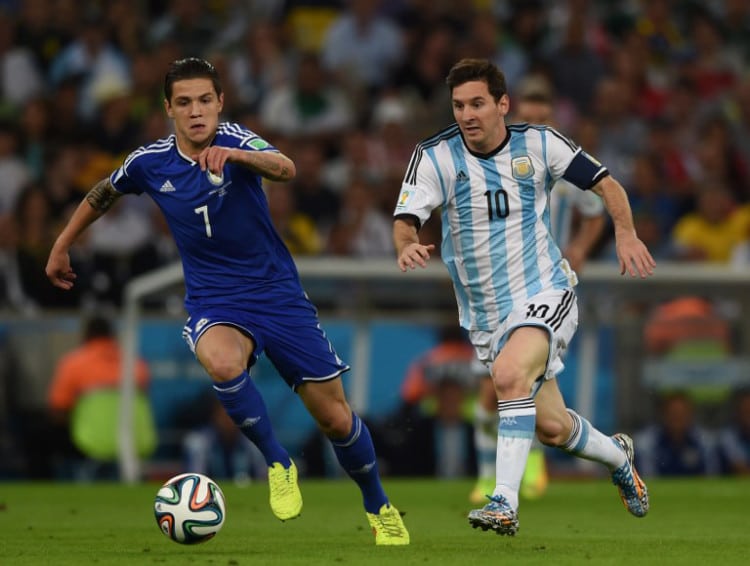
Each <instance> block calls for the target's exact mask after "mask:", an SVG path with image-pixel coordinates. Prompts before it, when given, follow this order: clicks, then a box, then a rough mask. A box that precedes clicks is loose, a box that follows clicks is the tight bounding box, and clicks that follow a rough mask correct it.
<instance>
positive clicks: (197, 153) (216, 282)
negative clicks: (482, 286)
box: [46, 58, 409, 545]
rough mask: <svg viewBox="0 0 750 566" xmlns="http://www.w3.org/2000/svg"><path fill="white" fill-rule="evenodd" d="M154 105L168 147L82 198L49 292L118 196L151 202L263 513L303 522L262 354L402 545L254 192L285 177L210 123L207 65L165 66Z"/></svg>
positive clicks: (284, 164) (273, 155) (192, 342)
mask: <svg viewBox="0 0 750 566" xmlns="http://www.w3.org/2000/svg"><path fill="white" fill-rule="evenodd" d="M164 95H165V102H164V104H165V109H166V112H167V115H168V116H169V117H170V118H171V119H172V120H173V122H174V131H175V133H174V134H172V135H170V136H168V137H166V138H164V139H160V140H158V141H156V142H154V143H152V144H150V145H145V146H142V147H140V148H138V149H136V150H135V151H134V152H132V153H131V154H130V155H129V156H128V157H127V158H126V159H125V161H124V162H123V164H122V165H121V166H120V167H119V168H118V169H117V170H115V171H114V172H113V173H112V174H111V175H110V176H109V177H108V178H105V179H103V180H102V181H100V182H99V183H97V184H96V186H94V188H93V189H91V191H90V192H89V193H88V194H87V195H86V197H85V198H84V199H83V201H82V202H81V203H80V205H79V206H78V208H77V209H76V211H75V212H74V213H73V215H72V217H71V218H70V220H69V221H68V223H67V225H66V226H65V227H64V228H63V230H62V232H61V233H60V235H59V236H58V238H57V240H56V241H55V243H54V245H53V247H52V250H51V251H50V255H49V259H48V263H47V267H46V273H47V276H48V278H49V279H50V280H51V281H52V283H53V284H54V285H55V286H57V287H60V288H62V289H70V288H71V287H72V286H73V284H74V282H75V279H76V274H75V273H74V272H73V270H72V269H71V263H70V256H69V249H70V247H71V246H72V245H73V243H74V242H75V240H76V239H77V238H78V237H79V236H80V235H81V233H82V232H84V230H85V229H86V228H87V227H88V226H89V225H90V224H91V223H92V222H94V221H95V220H96V219H97V218H99V217H100V216H101V215H102V214H104V213H105V212H107V211H108V210H109V209H110V208H111V207H112V205H113V204H114V203H115V202H116V201H117V199H118V198H120V197H121V196H122V195H124V194H131V193H132V194H141V193H144V192H145V193H147V194H148V195H149V196H150V197H151V198H152V199H153V200H154V201H155V202H156V204H157V205H158V206H159V208H160V209H161V211H162V213H163V214H164V216H165V218H166V220H167V223H168V224H169V227H170V230H171V232H172V235H173V237H174V239H175V242H176V244H177V247H178V249H179V252H180V256H181V258H182V265H183V271H184V274H185V287H186V295H185V307H186V310H187V312H188V314H189V318H188V320H187V323H186V325H185V328H184V330H183V336H184V338H185V340H186V341H187V343H188V345H189V346H190V348H191V349H192V351H193V352H194V353H195V356H196V357H197V359H198V361H199V362H200V363H201V365H202V366H203V367H204V368H205V370H206V372H207V373H208V375H209V376H210V377H211V379H212V381H213V388H214V390H215V391H216V395H217V396H218V398H219V400H220V401H221V403H222V405H223V406H224V408H225V409H226V411H227V413H228V414H229V416H230V417H231V418H232V420H233V421H234V422H235V423H236V424H237V426H238V427H240V429H241V430H242V432H243V433H244V434H245V435H246V436H247V437H248V438H249V439H250V440H251V441H252V442H253V443H255V445H256V446H258V448H259V449H260V451H261V452H262V453H263V455H264V457H265V459H266V462H267V464H268V467H269V468H268V480H269V488H270V504H271V509H272V511H273V513H274V514H275V515H276V516H277V517H278V518H279V519H281V520H282V521H284V520H288V519H293V518H295V517H297V516H299V514H300V512H301V510H302V496H301V493H300V490H299V487H298V484H297V468H296V467H295V465H294V462H293V461H292V460H291V458H290V457H289V454H288V453H287V451H286V450H285V449H284V448H283V446H281V444H279V442H278V440H277V439H276V436H275V434H274V432H273V429H272V427H271V421H270V419H269V415H268V413H267V410H266V406H265V403H264V401H263V399H262V397H261V395H260V392H259V391H258V390H257V388H256V387H255V385H254V384H253V381H252V379H251V378H250V375H249V369H250V367H251V366H252V365H253V364H254V363H255V361H256V360H257V359H258V356H259V355H260V354H261V353H262V352H265V353H266V355H267V356H268V358H269V359H270V360H271V362H272V363H273V364H274V366H275V367H276V369H277V370H278V371H279V373H280V375H281V376H282V377H283V378H284V380H285V381H286V382H287V384H288V385H289V386H290V387H291V388H292V390H294V391H296V392H297V394H298V395H299V396H300V398H301V399H302V402H303V403H304V405H305V407H306V408H307V410H308V411H309V412H310V414H311V415H312V416H313V418H314V419H315V421H316V422H317V424H318V426H319V428H320V429H321V430H322V432H323V433H324V434H325V435H326V436H327V437H328V438H329V439H330V440H331V442H332V444H333V449H334V452H335V453H336V456H337V458H338V460H339V462H340V464H341V466H342V467H343V468H344V470H346V472H347V473H348V474H349V476H350V477H351V478H352V479H353V480H354V481H355V482H356V483H357V485H358V486H359V488H360V490H361V492H362V497H363V501H364V507H365V511H366V515H367V519H368V521H369V523H370V526H371V528H372V530H373V532H374V534H375V543H376V544H378V545H405V544H409V533H408V531H407V530H406V527H405V526H404V523H403V521H402V518H401V514H400V513H399V511H398V510H397V509H396V508H395V507H394V506H393V505H391V504H390V501H389V500H388V498H387V496H386V494H385V492H384V490H383V486H382V484H381V481H380V476H379V472H378V466H377V461H376V456H375V449H374V446H373V443H372V438H371V437H370V433H369V431H368V429H367V427H366V426H365V423H364V422H363V421H362V420H361V419H360V418H359V417H358V416H357V415H356V414H355V413H354V412H353V411H352V409H351V408H350V406H349V404H348V403H347V400H346V397H345V394H344V389H343V386H342V383H341V374H342V373H344V372H345V371H347V370H348V369H349V366H348V365H346V364H345V363H344V362H343V361H342V360H341V359H340V358H339V357H338V356H337V355H336V353H335V352H334V350H333V347H332V346H331V344H330V342H329V341H328V339H327V338H326V335H325V333H324V332H323V330H322V329H321V327H320V324H319V321H318V317H317V311H316V309H315V307H314V306H313V305H312V303H311V302H310V301H309V299H308V298H307V295H306V294H305V292H304V290H303V289H302V286H301V283H300V280H299V276H298V274H297V269H296V267H295V264H294V261H293V259H292V257H291V254H290V253H289V251H288V250H287V248H286V247H285V245H284V244H283V242H282V240H281V238H280V237H279V235H278V234H277V232H276V230H275V229H274V226H273V224H272V222H271V219H270V216H269V212H268V205H267V201H266V197H265V194H264V192H263V188H262V184H261V178H262V177H265V178H268V179H271V180H274V181H288V180H290V179H292V178H293V177H294V175H295V166H294V163H293V162H292V161H291V160H290V159H289V158H288V157H287V156H285V155H283V154H282V153H281V152H279V151H278V150H277V149H276V148H274V147H273V146H271V145H270V144H269V143H268V142H266V141H265V140H264V139H262V138H261V137H259V136H258V135H257V134H255V133H253V132H251V131H250V130H248V129H247V128H245V127H243V126H242V125H240V124H236V123H227V122H221V123H220V122H219V115H220V113H221V111H222V107H223V101H224V95H223V92H222V87H221V84H220V81H219V78H218V74H217V72H216V69H215V68H214V66H213V65H211V64H210V63H209V62H207V61H205V60H203V59H198V58H186V59H180V60H178V61H175V62H173V63H172V64H171V65H170V67H169V69H168V71H167V73H166V76H165V80H164Z"/></svg>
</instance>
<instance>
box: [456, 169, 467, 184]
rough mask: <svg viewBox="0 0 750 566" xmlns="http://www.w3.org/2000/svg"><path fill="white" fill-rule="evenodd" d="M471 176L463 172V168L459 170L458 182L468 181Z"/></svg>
mask: <svg viewBox="0 0 750 566" xmlns="http://www.w3.org/2000/svg"><path fill="white" fill-rule="evenodd" d="M468 180H469V176H468V175H467V174H466V173H464V172H463V170H461V171H459V172H458V175H456V182H457V183H463V182H464V181H468Z"/></svg>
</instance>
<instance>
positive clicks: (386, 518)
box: [375, 511, 403, 536]
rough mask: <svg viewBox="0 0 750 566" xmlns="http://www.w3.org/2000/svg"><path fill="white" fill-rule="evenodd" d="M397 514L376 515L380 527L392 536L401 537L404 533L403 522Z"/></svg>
mask: <svg viewBox="0 0 750 566" xmlns="http://www.w3.org/2000/svg"><path fill="white" fill-rule="evenodd" d="M397 513H398V512H397V511H386V512H385V513H380V514H379V515H375V519H376V520H377V521H378V525H379V527H380V528H381V529H382V530H383V531H385V532H386V533H388V535H390V536H401V534H402V533H403V529H402V528H401V522H400V521H399V520H398V518H397Z"/></svg>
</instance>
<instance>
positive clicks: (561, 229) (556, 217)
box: [549, 179, 604, 250]
mask: <svg viewBox="0 0 750 566" xmlns="http://www.w3.org/2000/svg"><path fill="white" fill-rule="evenodd" d="M575 211H578V213H579V214H581V215H582V216H586V217H592V216H599V215H600V214H602V213H603V212H604V203H603V202H602V199H601V197H600V196H599V195H597V194H596V193H594V192H592V191H582V190H581V189H579V188H578V187H575V186H573V185H572V184H570V183H568V182H567V181H566V180H565V179H560V180H559V181H557V182H556V183H555V184H554V186H553V187H552V192H551V193H550V198H549V217H550V226H551V227H552V237H553V238H554V239H555V242H557V245H558V246H559V248H560V249H561V250H564V249H565V248H567V247H568V244H569V243H570V236H571V232H572V228H573V213H574V212H575Z"/></svg>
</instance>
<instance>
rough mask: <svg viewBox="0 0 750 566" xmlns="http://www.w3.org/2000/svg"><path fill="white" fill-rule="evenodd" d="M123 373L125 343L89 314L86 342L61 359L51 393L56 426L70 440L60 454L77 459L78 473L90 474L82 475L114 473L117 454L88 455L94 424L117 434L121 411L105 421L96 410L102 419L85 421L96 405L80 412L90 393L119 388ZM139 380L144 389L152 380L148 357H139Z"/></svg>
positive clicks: (114, 442) (107, 323)
mask: <svg viewBox="0 0 750 566" xmlns="http://www.w3.org/2000/svg"><path fill="white" fill-rule="evenodd" d="M121 375H122V356H121V352H120V346H119V344H118V342H117V338H116V337H115V335H114V331H113V328H112V325H111V323H110V321H109V320H108V319H106V318H104V317H101V316H93V317H91V318H89V319H88V320H86V321H85V323H84V327H83V336H82V342H81V344H80V345H79V346H78V347H76V348H75V349H73V350H72V351H70V352H68V353H67V354H65V355H64V356H63V357H62V358H61V359H60V360H59V361H58V363H57V366H56V367H55V371H54V375H53V377H52V382H51V383H50V387H49V394H48V405H49V410H50V421H51V423H52V426H53V427H54V429H55V430H57V431H58V433H57V434H58V437H60V438H64V439H66V440H67V442H66V444H65V445H63V446H60V447H59V452H60V453H59V454H58V457H61V458H62V459H63V460H68V461H72V462H73V463H74V468H73V470H72V473H73V476H74V477H81V476H79V475H78V474H79V473H83V474H86V475H85V476H84V477H83V478H82V479H91V478H100V477H110V478H111V477H112V474H113V458H110V459H108V460H109V461H94V459H91V460H89V458H88V457H87V452H88V451H89V450H90V449H91V445H90V444H88V442H87V440H88V439H90V434H91V429H92V428H99V427H101V429H103V430H104V429H106V430H109V431H110V432H111V433H112V434H115V431H116V424H115V422H116V420H117V418H116V415H117V413H116V411H115V414H113V415H109V417H110V418H105V419H104V420H103V422H102V421H99V417H101V416H102V415H96V417H97V422H88V421H87V420H86V418H87V417H88V416H91V415H92V413H91V412H89V410H91V406H86V408H85V409H84V410H85V411H86V414H83V413H81V412H77V411H81V410H82V409H81V407H83V405H82V401H84V400H85V399H87V398H88V399H91V397H88V396H89V395H90V394H93V393H96V392H99V391H112V392H117V391H119V389H118V388H119V382H120V377H121ZM135 379H136V386H137V389H138V390H139V391H140V392H141V394H142V393H144V392H145V391H146V390H147V388H148V383H149V368H148V366H147V365H146V362H145V361H144V360H137V363H136V367H135ZM141 399H143V398H142V397H141ZM63 432H64V434H61V433H63ZM108 442H109V444H110V445H111V446H112V447H115V446H116V445H117V440H116V438H114V437H113V438H109V439H108ZM80 466H82V467H80ZM89 474H90V475H89Z"/></svg>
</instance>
